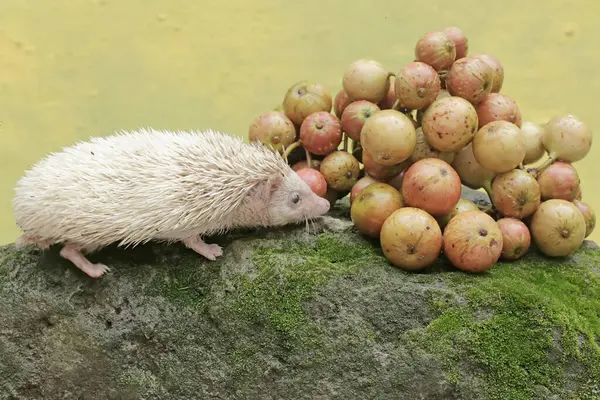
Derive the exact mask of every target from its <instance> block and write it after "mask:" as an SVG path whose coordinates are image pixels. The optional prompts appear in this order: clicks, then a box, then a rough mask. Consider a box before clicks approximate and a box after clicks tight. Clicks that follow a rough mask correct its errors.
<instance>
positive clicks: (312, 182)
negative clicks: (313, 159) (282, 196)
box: [296, 168, 327, 197]
mask: <svg viewBox="0 0 600 400" xmlns="http://www.w3.org/2000/svg"><path fill="white" fill-rule="evenodd" d="M296 173H297V174H298V176H299V177H300V178H301V179H302V180H303V181H304V182H306V184H307V185H308V186H309V187H310V189H311V190H312V191H313V192H315V193H316V194H317V195H318V196H321V197H325V193H326V192H327V182H326V181H325V177H323V175H322V174H321V173H320V172H319V171H317V170H315V169H312V168H303V169H301V170H298V171H296Z"/></svg>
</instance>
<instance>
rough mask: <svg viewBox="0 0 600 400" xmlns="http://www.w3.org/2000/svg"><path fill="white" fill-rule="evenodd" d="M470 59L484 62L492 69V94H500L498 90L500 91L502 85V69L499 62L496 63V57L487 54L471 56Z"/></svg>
mask: <svg viewBox="0 0 600 400" xmlns="http://www.w3.org/2000/svg"><path fill="white" fill-rule="evenodd" d="M471 57H473V58H478V59H480V60H481V61H484V62H485V63H486V64H487V65H489V66H490V68H492V75H493V83H492V93H498V92H500V89H502V84H503V83H504V68H502V64H500V61H498V59H497V58H496V57H494V56H491V55H489V54H472V55H471Z"/></svg>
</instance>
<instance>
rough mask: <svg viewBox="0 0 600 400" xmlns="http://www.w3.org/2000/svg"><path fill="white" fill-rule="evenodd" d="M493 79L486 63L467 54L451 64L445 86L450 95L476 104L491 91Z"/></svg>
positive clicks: (491, 71)
mask: <svg viewBox="0 0 600 400" xmlns="http://www.w3.org/2000/svg"><path fill="white" fill-rule="evenodd" d="M493 79H494V75H493V70H492V68H491V67H490V66H489V65H488V64H486V63H485V62H484V61H482V60H480V59H478V58H473V57H469V56H467V57H464V58H461V59H460V60H456V61H455V62H454V64H452V67H451V68H450V71H449V72H448V75H447V76H446V88H447V89H448V92H449V93H450V94H451V95H452V96H458V97H462V98H463V99H465V100H467V101H469V102H470V103H472V104H473V105H477V104H479V103H481V102H482V101H483V100H484V99H485V98H486V96H487V95H488V94H489V93H490V92H491V90H492V84H493Z"/></svg>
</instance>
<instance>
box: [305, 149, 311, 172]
mask: <svg viewBox="0 0 600 400" xmlns="http://www.w3.org/2000/svg"><path fill="white" fill-rule="evenodd" d="M304 153H305V154H306V166H307V167H308V168H312V157H311V156H310V152H309V151H308V150H306V147H305V148H304Z"/></svg>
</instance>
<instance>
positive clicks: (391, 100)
mask: <svg viewBox="0 0 600 400" xmlns="http://www.w3.org/2000/svg"><path fill="white" fill-rule="evenodd" d="M389 81H390V88H389V89H388V92H387V94H386V95H385V97H384V98H383V99H382V100H381V101H380V102H379V103H377V106H378V107H379V109H381V110H389V109H391V108H392V107H394V104H396V100H397V99H396V89H395V87H394V82H395V81H396V77H394V76H393V75H392V76H390V78H389Z"/></svg>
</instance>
